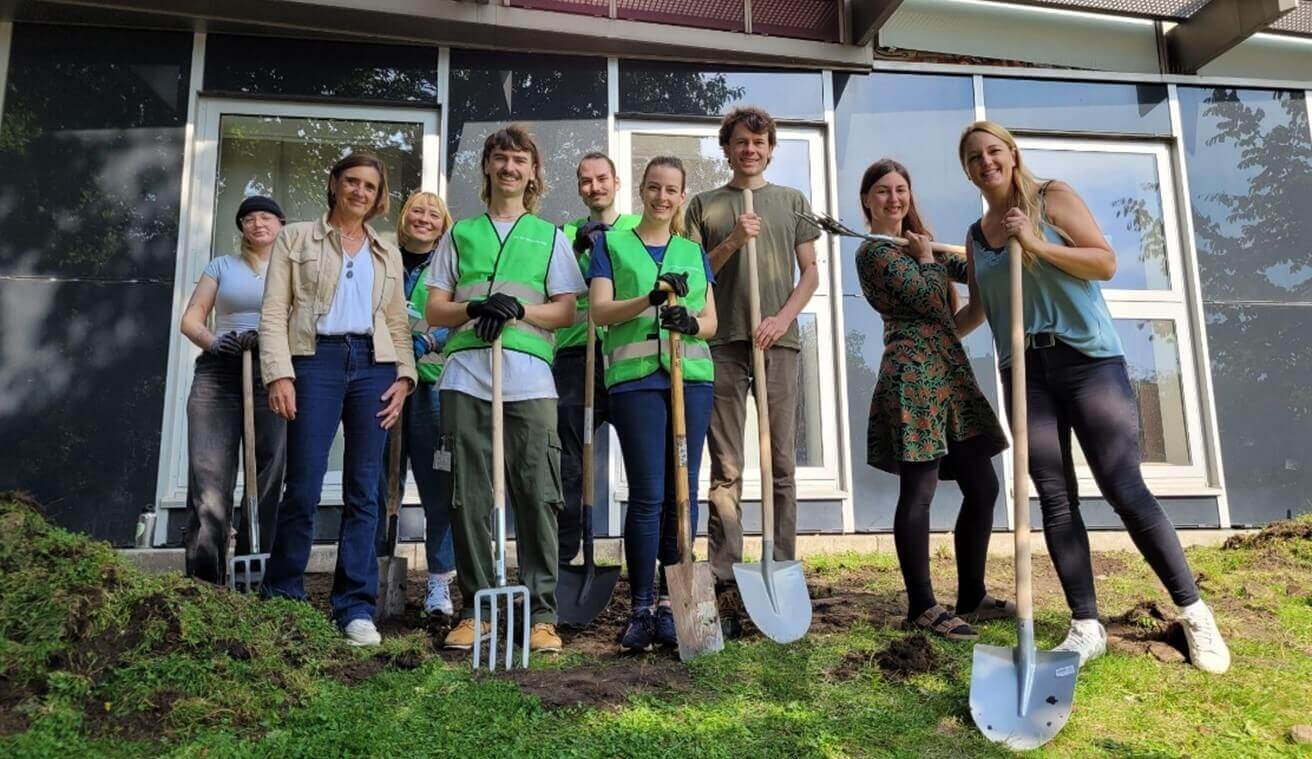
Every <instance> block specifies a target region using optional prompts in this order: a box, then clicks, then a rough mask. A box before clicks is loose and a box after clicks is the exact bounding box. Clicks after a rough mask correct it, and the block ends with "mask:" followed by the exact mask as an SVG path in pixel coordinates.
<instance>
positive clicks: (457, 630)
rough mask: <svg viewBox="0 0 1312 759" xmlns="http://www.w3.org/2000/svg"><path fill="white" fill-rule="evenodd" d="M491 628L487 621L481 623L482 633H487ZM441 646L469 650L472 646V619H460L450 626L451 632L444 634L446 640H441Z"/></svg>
mask: <svg viewBox="0 0 1312 759" xmlns="http://www.w3.org/2000/svg"><path fill="white" fill-rule="evenodd" d="M491 629H492V625H489V624H488V623H487V622H484V623H483V635H487V634H488V632H489V631H490V630H491ZM442 647H443V648H454V649H456V650H459V651H469V650H471V649H472V648H473V647H474V620H473V619H462V620H460V624H458V625H456V626H455V627H453V628H451V632H449V633H447V634H446V640H444V641H442Z"/></svg>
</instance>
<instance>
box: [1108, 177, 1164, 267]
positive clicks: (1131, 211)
mask: <svg viewBox="0 0 1312 759" xmlns="http://www.w3.org/2000/svg"><path fill="white" fill-rule="evenodd" d="M1140 189H1142V190H1143V191H1144V195H1143V196H1141V197H1137V198H1135V197H1126V198H1120V199H1119V200H1116V201H1115V202H1113V203H1112V207H1113V208H1115V209H1116V217H1117V218H1119V219H1125V229H1126V231H1128V232H1134V233H1135V234H1137V235H1138V236H1139V253H1138V255H1139V261H1140V263H1142V264H1143V265H1144V267H1145V271H1144V275H1145V278H1146V279H1147V281H1148V282H1154V281H1156V282H1162V283H1166V287H1169V286H1170V284H1169V283H1170V279H1169V278H1168V277H1167V273H1166V225H1165V223H1164V221H1163V219H1162V215H1161V213H1160V212H1159V211H1160V208H1161V206H1160V204H1158V203H1156V202H1154V203H1153V205H1152V207H1151V208H1150V206H1149V204H1148V200H1147V198H1153V199H1156V198H1157V197H1159V196H1160V194H1161V184H1160V183H1158V182H1144V183H1143V184H1142V185H1140ZM1115 252H1116V254H1117V255H1118V256H1119V255H1121V254H1122V251H1119V250H1118V251H1115ZM1150 266H1151V267H1152V269H1153V270H1152V271H1151V272H1149V271H1147V268H1148V267H1150ZM1163 289H1165V288H1163Z"/></svg>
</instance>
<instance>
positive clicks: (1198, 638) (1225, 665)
mask: <svg viewBox="0 0 1312 759" xmlns="http://www.w3.org/2000/svg"><path fill="white" fill-rule="evenodd" d="M1180 623H1181V626H1182V627H1184V639H1185V640H1186V641H1188V642H1189V661H1190V662H1192V663H1193V665H1194V666H1195V667H1197V668H1199V669H1201V670H1202V671H1204V672H1211V673H1212V674H1214V675H1219V674H1222V673H1224V672H1225V671H1226V670H1228V669H1230V649H1229V648H1227V647H1226V645H1225V640H1223V639H1222V638H1221V631H1220V630H1219V629H1218V628H1217V626H1216V617H1213V616H1212V610H1211V609H1209V608H1207V604H1205V603H1203V602H1202V601H1195V602H1194V603H1192V604H1190V605H1188V606H1184V607H1181V608H1180Z"/></svg>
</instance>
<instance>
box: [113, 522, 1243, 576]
mask: <svg viewBox="0 0 1312 759" xmlns="http://www.w3.org/2000/svg"><path fill="white" fill-rule="evenodd" d="M1255 532H1257V530H1221V529H1217V530H1177V531H1176V534H1177V535H1179V536H1180V542H1181V543H1182V544H1184V547H1185V548H1190V547H1193V546H1218V545H1221V544H1222V543H1224V542H1225V541H1226V539H1227V538H1229V537H1231V536H1232V535H1251V534H1253V533H1255ZM1032 545H1033V550H1034V553H1036V554H1037V553H1047V552H1048V545H1047V543H1046V542H1045V541H1044V539H1043V533H1042V532H1035V533H1033V534H1032ZM1089 545H1090V547H1091V548H1092V549H1093V550H1094V551H1134V550H1135V547H1134V542H1133V541H1131V540H1130V534H1129V533H1127V532H1119V531H1093V532H1090V533H1089ZM940 548H946V549H947V550H949V551H950V550H952V533H950V532H936V533H931V534H930V536H929V550H930V552H931V553H933V552H936V551H938V550H939V549H940ZM1013 548H1014V544H1013V538H1012V534H1011V533H1010V532H995V533H993V537H992V539H991V540H990V541H989V555H990V556H998V557H1005V556H1011V555H1012V553H1013ZM694 550H695V551H696V553H697V556H698V558H700V559H705V558H706V555H707V547H706V538H698V539H697V542H696V544H695V546H694ZM743 551H744V553H745V554H746V555H747V556H748V557H757V556H760V555H761V539H760V538H759V537H748V538H746V539H744V541H743ZM895 552H896V549H895V548H894V546H893V534H892V533H862V534H859V535H799V536H797V553H798V555H799V556H800V557H801V558H807V557H810V556H823V555H825V554H840V553H895ZM120 553H121V554H122V555H123V557H124V558H125V559H127V560H128V561H130V562H132V563H133V564H134V565H135V566H136V567H137V568H138V569H141V570H143V571H145V572H156V573H157V572H181V571H182V570H183V554H182V549H181V548H148V549H137V548H132V549H124V550H122V551H120ZM396 554H397V555H398V556H404V557H405V558H406V560H407V562H408V563H409V565H410V569H411V570H414V571H418V570H424V569H427V567H428V562H427V560H426V559H425V556H424V546H423V544H422V543H402V544H401V545H399V546H397V549H396ZM515 555H516V554H515V541H513V540H512V541H510V543H509V544H508V545H507V546H506V564H507V565H508V566H510V567H515V566H516V565H517V562H516V559H515ZM596 556H597V563H599V564H623V563H624V541H623V540H621V539H620V538H602V539H600V540H598V541H597V548H596ZM582 561H583V560H582V557H581V556H580V557H576V558H575V560H574V563H576V564H580V563H582ZM336 564H337V546H335V545H317V546H315V547H314V548H313V549H312V550H311V551H310V563H309V565H308V566H307V567H306V571H307V572H310V573H329V572H332V571H333V568H334V566H335V565H336Z"/></svg>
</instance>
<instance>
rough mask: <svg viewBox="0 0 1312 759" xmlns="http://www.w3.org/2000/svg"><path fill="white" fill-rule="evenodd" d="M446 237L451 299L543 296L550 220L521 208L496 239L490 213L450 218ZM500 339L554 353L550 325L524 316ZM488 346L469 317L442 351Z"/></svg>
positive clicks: (533, 299)
mask: <svg viewBox="0 0 1312 759" xmlns="http://www.w3.org/2000/svg"><path fill="white" fill-rule="evenodd" d="M451 242H452V243H453V244H454V247H455V262H456V291H455V293H454V294H453V295H452V300H454V301H456V302H458V303H462V302H466V301H475V300H484V299H486V298H487V297H488V296H489V295H491V294H492V293H505V294H507V295H511V296H514V298H515V299H516V300H518V301H519V302H520V303H523V304H524V305H540V304H543V303H546V302H547V300H548V297H547V270H548V269H549V268H550V266H551V251H552V248H553V247H554V246H555V242H556V227H555V225H553V224H552V223H551V222H548V221H543V220H542V219H539V218H538V217H536V216H534V215H532V214H529V213H526V214H524V215H522V216H520V217H519V218H518V219H517V220H516V221H515V225H514V226H513V227H511V229H510V233H509V234H507V235H506V239H505V240H502V239H500V238H499V237H498V236H497V230H496V227H494V226H493V225H492V219H491V217H489V216H488V215H487V214H483V215H482V216H475V217H473V218H469V219H461V220H460V221H458V222H456V223H455V226H453V227H452V228H451ZM501 345H502V347H504V348H505V349H506V350H512V351H519V352H520V353H527V354H529V355H530V356H537V357H538V358H540V359H542V360H543V361H546V362H547V363H548V364H550V363H551V362H552V359H553V358H554V356H555V336H554V335H553V334H552V331H551V330H548V329H542V328H541V327H538V326H536V325H533V324H529V323H528V322H527V321H524V320H519V321H515V322H513V323H511V324H507V325H506V328H505V329H504V330H503V331H502V332H501ZM490 347H491V345H490V344H489V343H486V342H484V341H482V340H480V339H479V337H478V335H476V334H474V320H472V319H471V320H469V321H467V322H465V323H464V324H462V325H461V326H460V327H458V328H456V329H455V330H454V331H453V332H452V333H451V339H450V340H448V341H447V343H446V355H447V356H450V355H451V354H453V353H457V352H459V351H463V350H471V349H475V348H490Z"/></svg>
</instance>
